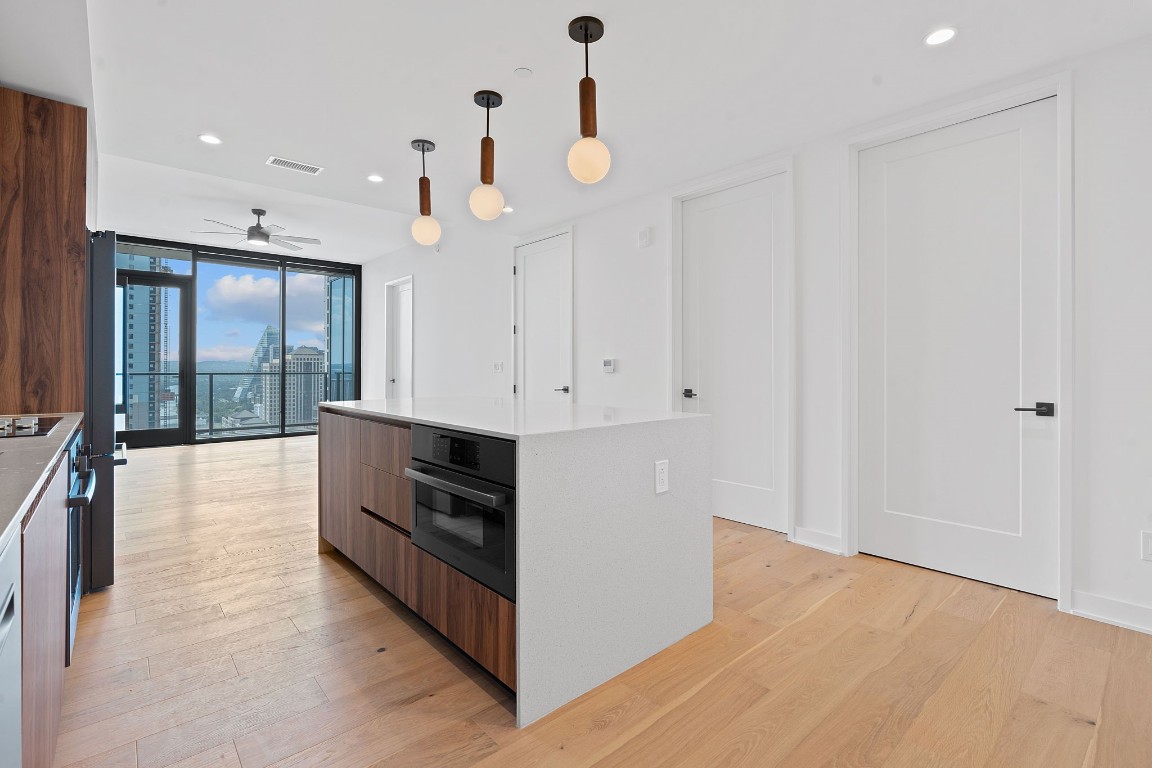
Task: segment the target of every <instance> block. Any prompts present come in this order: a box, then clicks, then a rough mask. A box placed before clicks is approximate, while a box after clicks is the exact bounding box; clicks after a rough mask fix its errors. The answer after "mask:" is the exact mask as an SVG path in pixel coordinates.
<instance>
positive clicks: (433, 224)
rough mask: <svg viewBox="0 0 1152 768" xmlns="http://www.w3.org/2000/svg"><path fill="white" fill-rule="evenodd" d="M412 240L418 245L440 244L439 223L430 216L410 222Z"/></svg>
mask: <svg viewBox="0 0 1152 768" xmlns="http://www.w3.org/2000/svg"><path fill="white" fill-rule="evenodd" d="M412 239H413V240H415V241H416V242H418V243H420V245H436V243H438V242H440V222H438V221H436V219H434V218H432V217H431V216H420V217H419V218H417V219H415V220H414V221H413V222H412Z"/></svg>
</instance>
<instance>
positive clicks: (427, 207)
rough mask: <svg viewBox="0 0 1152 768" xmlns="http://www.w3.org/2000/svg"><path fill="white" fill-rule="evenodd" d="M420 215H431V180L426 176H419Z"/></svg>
mask: <svg viewBox="0 0 1152 768" xmlns="http://www.w3.org/2000/svg"><path fill="white" fill-rule="evenodd" d="M420 215H421V216H431V215H432V182H430V181H429V180H428V177H427V176H421V177H420Z"/></svg>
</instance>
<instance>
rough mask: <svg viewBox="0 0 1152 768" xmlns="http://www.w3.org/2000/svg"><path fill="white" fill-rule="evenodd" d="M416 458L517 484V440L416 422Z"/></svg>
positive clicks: (414, 452) (509, 484) (414, 429)
mask: <svg viewBox="0 0 1152 768" xmlns="http://www.w3.org/2000/svg"><path fill="white" fill-rule="evenodd" d="M412 460H413V461H423V462H427V463H429V464H435V465H436V466H439V467H443V468H444V469H451V470H455V471H456V472H461V473H463V474H466V475H471V476H472V477H477V478H480V479H481V480H486V481H488V482H490V483H498V484H500V485H506V486H508V487H509V488H514V487H516V443H515V441H513V440H503V439H501V438H497V437H489V436H487V435H477V434H473V433H471V432H457V431H455V430H452V429H443V428H441V427H426V426H424V425H422V424H414V425H412Z"/></svg>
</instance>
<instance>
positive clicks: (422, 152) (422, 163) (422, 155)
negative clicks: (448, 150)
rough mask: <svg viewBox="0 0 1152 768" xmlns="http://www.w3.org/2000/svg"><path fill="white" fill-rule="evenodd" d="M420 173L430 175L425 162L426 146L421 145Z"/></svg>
mask: <svg viewBox="0 0 1152 768" xmlns="http://www.w3.org/2000/svg"><path fill="white" fill-rule="evenodd" d="M420 175H421V176H427V175H428V166H427V165H425V164H424V146H423V145H421V146H420Z"/></svg>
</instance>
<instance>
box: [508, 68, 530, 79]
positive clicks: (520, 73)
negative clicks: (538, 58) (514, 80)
mask: <svg viewBox="0 0 1152 768" xmlns="http://www.w3.org/2000/svg"><path fill="white" fill-rule="evenodd" d="M512 74H514V75H516V77H532V70H530V69H528V67H516V69H514V70H512Z"/></svg>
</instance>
